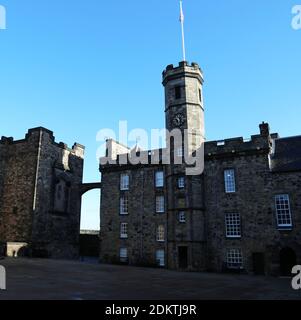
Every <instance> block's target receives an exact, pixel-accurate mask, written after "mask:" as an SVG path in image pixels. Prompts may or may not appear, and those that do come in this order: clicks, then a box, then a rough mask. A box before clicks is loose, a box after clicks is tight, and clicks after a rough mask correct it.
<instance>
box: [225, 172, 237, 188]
mask: <svg viewBox="0 0 301 320" xmlns="http://www.w3.org/2000/svg"><path fill="white" fill-rule="evenodd" d="M227 172H232V173H233V176H231V179H232V180H231V181H230V182H229V180H228V179H229V177H228V176H227V175H226V173H227ZM223 176H224V189H225V193H227V194H233V193H236V192H237V187H236V171H235V169H234V168H228V169H224V172H223ZM230 186H231V187H234V188H233V189H230Z"/></svg>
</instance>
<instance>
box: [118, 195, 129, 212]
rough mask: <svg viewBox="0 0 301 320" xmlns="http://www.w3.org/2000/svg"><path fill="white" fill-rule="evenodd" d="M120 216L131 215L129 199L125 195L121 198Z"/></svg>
mask: <svg viewBox="0 0 301 320" xmlns="http://www.w3.org/2000/svg"><path fill="white" fill-rule="evenodd" d="M119 214H120V215H122V216H123V215H128V214H129V198H128V196H127V195H125V194H124V195H122V196H121V197H120V206H119Z"/></svg>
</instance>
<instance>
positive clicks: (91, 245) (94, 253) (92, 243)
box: [79, 182, 101, 261]
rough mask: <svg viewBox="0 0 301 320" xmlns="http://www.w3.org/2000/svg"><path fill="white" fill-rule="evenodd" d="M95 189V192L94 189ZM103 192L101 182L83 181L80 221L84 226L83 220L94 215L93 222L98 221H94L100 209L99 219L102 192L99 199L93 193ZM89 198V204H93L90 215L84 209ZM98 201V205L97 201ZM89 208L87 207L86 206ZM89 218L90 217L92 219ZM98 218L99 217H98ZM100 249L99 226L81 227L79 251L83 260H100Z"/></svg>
mask: <svg viewBox="0 0 301 320" xmlns="http://www.w3.org/2000/svg"><path fill="white" fill-rule="evenodd" d="M92 190H94V192H93V191H92ZM89 191H91V192H89ZM99 191H100V192H101V183H100V182H96V183H83V184H81V186H80V196H81V197H82V201H81V217H80V223H81V227H82V221H83V219H84V221H87V217H90V218H91V217H92V219H93V224H94V223H96V221H94V220H95V219H96V217H95V215H94V214H95V213H96V212H97V210H98V219H99V210H100V194H99V196H98V199H99V200H98V201H97V200H96V198H95V197H94V196H93V194H95V193H96V194H98V192H99ZM91 193H92V198H91ZM87 199H89V202H88V203H89V204H91V205H92V209H91V208H90V207H89V210H91V211H88V215H87V211H85V210H84V207H85V205H84V204H85V203H86V204H87ZM95 201H97V205H96V202H95ZM96 206H99V208H97V209H96V208H94V207H96ZM86 209H87V208H86ZM90 218H89V219H90ZM96 220H97V219H96ZM99 249H100V242H99V230H98V228H95V229H91V228H89V227H88V228H86V227H83V229H80V234H79V253H80V257H81V259H82V260H87V259H88V260H91V259H93V261H98V258H99Z"/></svg>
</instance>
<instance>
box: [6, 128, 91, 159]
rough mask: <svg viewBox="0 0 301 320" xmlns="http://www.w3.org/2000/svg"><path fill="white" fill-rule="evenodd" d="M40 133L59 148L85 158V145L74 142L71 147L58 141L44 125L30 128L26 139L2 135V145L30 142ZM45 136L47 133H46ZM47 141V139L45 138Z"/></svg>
mask: <svg viewBox="0 0 301 320" xmlns="http://www.w3.org/2000/svg"><path fill="white" fill-rule="evenodd" d="M40 133H43V134H46V137H47V138H46V139H47V140H48V142H49V143H51V144H53V145H55V146H56V147H58V148H61V149H63V150H67V151H69V152H70V153H71V154H74V155H75V156H77V157H80V158H83V156H84V150H85V147H84V146H83V145H81V144H79V143H74V145H73V146H72V148H69V147H68V145H67V144H65V143H63V142H58V143H57V142H56V141H55V137H54V135H53V131H51V130H48V129H46V128H44V127H36V128H32V129H29V130H28V132H27V133H26V135H25V138H24V139H20V140H14V138H13V137H4V136H2V137H1V140H0V144H2V145H14V144H21V143H25V142H30V141H31V140H32V139H35V138H37V137H39V136H40ZM44 137H45V135H44ZM44 141H45V140H44Z"/></svg>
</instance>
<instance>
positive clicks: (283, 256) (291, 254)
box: [279, 247, 297, 276]
mask: <svg viewBox="0 0 301 320" xmlns="http://www.w3.org/2000/svg"><path fill="white" fill-rule="evenodd" d="M279 259H280V275H282V276H291V272H292V268H293V266H295V265H296V264H297V256H296V253H295V251H294V250H293V249H292V248H290V247H285V248H282V249H281V250H280V253H279Z"/></svg>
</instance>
